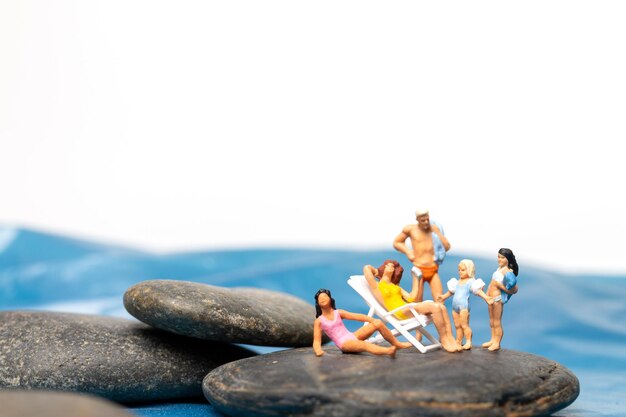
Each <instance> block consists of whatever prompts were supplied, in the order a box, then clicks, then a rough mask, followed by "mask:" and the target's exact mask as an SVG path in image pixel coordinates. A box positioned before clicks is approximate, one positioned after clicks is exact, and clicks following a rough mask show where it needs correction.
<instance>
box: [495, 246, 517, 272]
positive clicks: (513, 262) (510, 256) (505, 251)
mask: <svg viewBox="0 0 626 417" xmlns="http://www.w3.org/2000/svg"><path fill="white" fill-rule="evenodd" d="M498 253H499V254H500V255H502V256H504V257H505V258H506V260H507V261H509V268H511V269H512V270H513V273H514V274H515V276H517V274H518V273H519V266H518V265H517V261H516V260H515V255H513V251H512V250H511V249H507V248H502V249H500V250H499V251H498Z"/></svg>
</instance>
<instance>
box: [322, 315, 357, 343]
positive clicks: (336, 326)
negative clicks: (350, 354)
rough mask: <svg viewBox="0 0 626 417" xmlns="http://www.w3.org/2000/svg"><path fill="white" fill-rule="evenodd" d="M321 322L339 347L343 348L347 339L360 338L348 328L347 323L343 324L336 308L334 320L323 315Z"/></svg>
mask: <svg viewBox="0 0 626 417" xmlns="http://www.w3.org/2000/svg"><path fill="white" fill-rule="evenodd" d="M320 324H321V325H322V330H324V333H326V334H327V335H328V337H330V340H332V341H333V342H334V343H335V344H336V345H337V347H338V348H339V349H341V347H342V346H343V344H344V343H345V342H346V341H347V340H358V339H357V338H356V336H355V335H353V334H352V333H350V331H349V330H348V329H346V325H345V324H343V320H342V319H341V316H340V315H339V312H338V311H337V310H335V318H334V319H333V320H332V321H331V320H328V319H327V318H326V317H324V316H323V315H321V316H320Z"/></svg>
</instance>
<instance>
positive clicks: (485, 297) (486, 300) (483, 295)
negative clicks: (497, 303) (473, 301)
mask: <svg viewBox="0 0 626 417" xmlns="http://www.w3.org/2000/svg"><path fill="white" fill-rule="evenodd" d="M474 294H476V295H477V296H479V297H480V298H482V299H483V300H485V302H486V303H487V304H489V305H491V304H493V298H491V297H489V296H488V295H487V294H485V292H484V291H483V290H480V291H478V292H475V293H474Z"/></svg>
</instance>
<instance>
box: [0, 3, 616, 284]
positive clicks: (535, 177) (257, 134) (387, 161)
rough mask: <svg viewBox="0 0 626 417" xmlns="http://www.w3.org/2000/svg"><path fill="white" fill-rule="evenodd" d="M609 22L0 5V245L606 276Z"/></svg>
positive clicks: (600, 18) (612, 136)
mask: <svg viewBox="0 0 626 417" xmlns="http://www.w3.org/2000/svg"><path fill="white" fill-rule="evenodd" d="M625 20H626V5H625V3H623V2H620V1H603V2H592V1H586V2H581V1H545V0H542V1H524V2H516V3H510V2H501V1H493V2H481V1H477V2H427V3H422V2H414V1H410V2H403V1H395V2H371V1H362V0H360V1H337V0H333V1H314V2H299V1H292V0H290V1H207V0H201V1H155V0H150V1H147V0H146V1H137V0H123V1H122V0H106V1H105V0H103V1H95V0H80V1H79V0H76V1H69V0H56V1H52V2H49V1H44V0H42V1H25V0H3V1H2V2H0V141H1V142H0V144H1V148H0V190H1V192H2V198H1V199H0V223H2V224H4V225H5V226H8V227H33V228H39V229H42V230H46V231H51V232H54V233H62V234H68V235H73V236H77V237H84V238H90V239H96V240H100V241H103V242H111V243H119V244H125V245H130V246H135V247H138V248H143V249H149V250H155V251H171V250H188V249H212V248H224V247H251V246H255V247H256V246H294V245H295V246H299V247H338V248H351V249H361V248H390V247H391V242H392V240H393V238H394V237H395V236H396V234H397V233H398V232H399V231H400V230H401V228H402V226H404V225H405V224H407V223H410V222H412V221H413V219H414V217H413V211H414V210H415V208H417V207H421V206H426V207H429V208H430V210H431V218H433V219H435V220H438V221H440V222H441V223H442V224H443V225H444V227H445V230H446V233H447V236H448V238H449V239H450V241H451V243H452V245H453V249H452V252H451V253H456V254H460V255H468V254H469V255H485V256H495V252H496V251H497V250H498V248H500V247H502V246H507V247H511V248H512V249H513V250H514V251H515V252H516V254H517V256H518V259H519V261H520V264H522V263H524V264H532V265H536V266H547V267H550V268H554V269H559V270H563V271H568V272H590V271H595V272H603V273H622V274H623V273H624V272H626V262H625V261H624V246H625V245H624V244H623V243H622V241H623V239H624V236H625V235H626V221H625V220H624V219H623V213H624V212H625V211H626V198H624V196H623V193H624V186H623V185H622V182H623V180H624V178H625V177H626V175H625V174H626V169H625V168H624V161H623V159H624V156H623V151H622V147H623V144H622V142H623V141H624V139H625V137H626V118H625V116H626V76H625V75H624V74H626V53H625V52H626V48H625V46H626V45H625V44H626V25H625V24H624V21H625Z"/></svg>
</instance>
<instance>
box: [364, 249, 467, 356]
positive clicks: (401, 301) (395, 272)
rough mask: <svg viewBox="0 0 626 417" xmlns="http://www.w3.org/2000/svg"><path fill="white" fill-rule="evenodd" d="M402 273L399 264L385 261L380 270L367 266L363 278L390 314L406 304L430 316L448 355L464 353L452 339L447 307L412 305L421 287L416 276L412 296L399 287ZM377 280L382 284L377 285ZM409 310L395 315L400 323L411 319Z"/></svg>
mask: <svg viewBox="0 0 626 417" xmlns="http://www.w3.org/2000/svg"><path fill="white" fill-rule="evenodd" d="M403 272H404V269H403V268H402V266H400V263H399V262H398V261H394V260H386V261H385V262H383V264H382V265H381V266H380V267H378V268H374V267H373V266H371V265H365V266H364V267H363V274H364V275H365V279H366V280H367V282H368V284H369V286H370V290H371V291H372V294H374V297H376V299H377V300H378V301H379V302H380V303H381V304H382V305H384V306H385V308H386V309H387V310H389V311H391V310H394V309H396V308H398V307H401V306H404V305H407V303H411V306H412V307H413V309H414V310H415V311H416V312H417V313H419V314H424V315H430V316H431V318H432V320H433V323H434V324H435V328H436V329H437V332H438V333H439V340H440V342H441V346H442V347H443V348H444V349H445V350H447V351H448V352H459V351H461V350H462V348H461V345H460V344H458V343H457V342H456V340H455V339H454V337H453V336H452V328H451V327H450V319H449V317H448V311H447V310H446V306H444V305H443V304H439V303H434V302H432V301H424V302H420V303H414V302H413V301H414V300H415V299H416V298H417V291H418V285H419V284H418V282H417V278H416V277H415V276H413V288H412V290H411V292H410V293H409V292H407V291H405V290H404V289H403V288H402V287H400V280H401V279H402V273H403ZM377 278H378V280H379V281H376V279H377ZM408 307H409V306H408V305H407V309H406V310H405V311H403V312H402V311H401V312H398V313H396V314H395V315H396V317H398V318H399V319H401V320H403V319H407V318H410V317H412V316H411V313H410V311H408ZM420 336H421V333H419V332H418V337H420Z"/></svg>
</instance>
